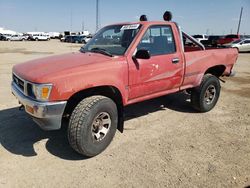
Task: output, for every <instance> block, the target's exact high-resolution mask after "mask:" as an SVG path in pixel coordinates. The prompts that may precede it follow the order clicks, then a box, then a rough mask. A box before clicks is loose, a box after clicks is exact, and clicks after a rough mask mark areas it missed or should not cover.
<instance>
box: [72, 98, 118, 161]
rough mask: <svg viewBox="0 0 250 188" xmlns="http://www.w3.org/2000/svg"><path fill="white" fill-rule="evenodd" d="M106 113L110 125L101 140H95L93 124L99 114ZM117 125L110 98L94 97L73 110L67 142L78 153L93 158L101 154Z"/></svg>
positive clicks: (113, 106)
mask: <svg viewBox="0 0 250 188" xmlns="http://www.w3.org/2000/svg"><path fill="white" fill-rule="evenodd" d="M102 112H103V113H107V114H109V117H110V119H111V125H110V128H109V131H108V132H107V133H106V136H105V137H104V138H103V139H102V140H99V141H98V140H95V138H94V136H93V134H94V133H93V123H94V120H96V117H97V116H98V114H100V113H102ZM117 124H118V112H117V106H116V104H115V103H114V101H113V100H111V99H110V98H107V97H104V96H100V95H96V96H91V97H88V98H85V99H83V100H82V101H81V102H80V103H79V104H78V105H77V106H76V107H75V109H74V110H73V112H72V114H71V117H70V120H69V127H68V140H69V144H70V145H71V147H72V148H73V149H74V150H75V151H77V152H78V153H80V154H82V155H84V156H87V157H93V156H95V155H98V154H99V153H101V152H102V151H103V150H105V148H106V147H107V146H108V145H109V144H110V142H111V141H112V139H113V137H114V135H115V132H116V129H117Z"/></svg>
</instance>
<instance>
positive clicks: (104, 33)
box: [80, 24, 141, 56]
mask: <svg viewBox="0 0 250 188" xmlns="http://www.w3.org/2000/svg"><path fill="white" fill-rule="evenodd" d="M140 27H141V25H140V24H132V25H111V26H107V27H104V28H102V29H101V30H100V31H99V32H98V33H97V34H96V35H95V36H94V37H93V38H92V39H91V40H90V41H89V42H88V43H87V44H86V45H85V46H84V47H82V48H81V50H80V51H81V52H95V53H102V54H104V55H109V56H113V55H123V54H124V53H125V52H126V50H127V49H128V47H129V45H130V44H131V42H132V41H133V39H134V38H135V36H136V35H137V33H138V31H139V30H140Z"/></svg>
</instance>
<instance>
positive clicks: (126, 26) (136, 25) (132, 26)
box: [121, 24, 140, 30]
mask: <svg viewBox="0 0 250 188" xmlns="http://www.w3.org/2000/svg"><path fill="white" fill-rule="evenodd" d="M139 26H140V24H132V25H124V26H122V28H121V30H128V29H138V27H139Z"/></svg>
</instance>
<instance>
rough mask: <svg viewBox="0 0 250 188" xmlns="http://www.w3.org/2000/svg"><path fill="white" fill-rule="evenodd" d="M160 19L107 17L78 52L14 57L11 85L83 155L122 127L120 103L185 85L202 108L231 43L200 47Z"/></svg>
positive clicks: (229, 64)
mask: <svg viewBox="0 0 250 188" xmlns="http://www.w3.org/2000/svg"><path fill="white" fill-rule="evenodd" d="M143 18H144V17H143ZM164 19H165V20H164V21H147V19H146V18H144V19H141V20H140V21H139V22H136V23H119V24H114V25H109V26H106V27H104V28H102V29H100V30H99V31H98V32H97V34H95V36H94V37H93V38H92V39H91V40H90V41H89V42H88V43H87V44H86V45H84V46H83V47H82V48H81V49H80V51H78V52H73V53H68V54H64V55H58V56H51V57H46V58H43V59H37V60H32V61H29V62H26V63H22V64H17V65H15V66H14V67H13V81H12V84H11V88H12V93H13V94H14V95H15V96H16V98H17V99H18V100H19V102H20V103H21V104H22V105H23V107H24V109H25V111H26V112H27V113H28V114H29V115H30V116H31V117H32V118H33V120H34V121H35V122H36V123H37V124H38V125H39V126H40V127H41V128H42V129H44V130H57V129H60V128H61V127H62V123H63V124H65V123H66V124H67V125H68V131H67V134H68V140H69V144H70V145H71V147H72V148H73V149H74V150H75V151H77V152H78V153H80V154H82V155H84V156H88V157H92V156H95V155H97V154H99V153H101V152H102V151H103V150H104V149H105V148H106V147H107V146H108V145H109V144H110V142H111V141H112V139H113V137H114V135H115V132H116V130H117V129H118V130H119V131H121V132H123V121H124V107H125V106H127V105H130V104H133V103H137V102H140V101H145V100H148V99H152V98H156V97H159V96H163V95H167V94H170V93H175V92H180V91H187V92H188V93H189V94H190V98H191V104H192V106H193V107H194V108H195V109H196V110H198V111H200V112H208V111H210V110H211V109H212V108H213V107H214V106H215V105H216V103H217V100H218V98H219V95H220V88H221V87H220V80H222V79H221V77H223V76H230V75H232V72H233V71H232V68H233V66H234V64H235V62H236V60H237V57H238V52H237V49H233V48H231V49H207V50H206V49H205V48H204V46H203V45H202V44H201V43H199V42H198V41H197V40H196V39H194V38H193V37H192V36H190V35H188V34H186V33H185V32H183V31H182V30H181V28H180V27H179V26H178V24H177V23H175V22H172V21H171V20H170V19H168V18H166V16H165V17H164ZM187 41H188V42H187ZM190 41H191V42H192V43H193V44H192V45H190ZM186 44H188V45H186ZM145 108H147V107H146V106H145ZM31 134H32V133H31Z"/></svg>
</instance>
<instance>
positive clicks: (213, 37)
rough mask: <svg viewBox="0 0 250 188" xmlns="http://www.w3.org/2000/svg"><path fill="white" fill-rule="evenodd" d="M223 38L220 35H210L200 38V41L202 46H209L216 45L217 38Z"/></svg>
mask: <svg viewBox="0 0 250 188" xmlns="http://www.w3.org/2000/svg"><path fill="white" fill-rule="evenodd" d="M221 38H223V36H221V35H210V36H209V37H208V39H207V40H201V41H200V42H201V43H202V44H203V45H204V46H209V47H217V45H218V44H217V41H218V40H219V39H221Z"/></svg>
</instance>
